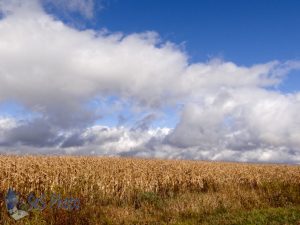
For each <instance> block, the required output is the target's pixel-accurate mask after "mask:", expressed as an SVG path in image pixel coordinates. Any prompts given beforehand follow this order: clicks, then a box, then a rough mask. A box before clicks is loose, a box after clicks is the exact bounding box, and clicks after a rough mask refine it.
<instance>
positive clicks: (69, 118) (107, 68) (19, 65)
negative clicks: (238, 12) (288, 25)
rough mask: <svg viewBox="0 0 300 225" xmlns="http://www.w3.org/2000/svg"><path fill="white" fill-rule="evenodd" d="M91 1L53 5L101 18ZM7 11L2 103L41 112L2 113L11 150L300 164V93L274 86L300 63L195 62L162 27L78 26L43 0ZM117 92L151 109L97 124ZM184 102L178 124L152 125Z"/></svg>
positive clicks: (5, 148) (2, 141)
mask: <svg viewBox="0 0 300 225" xmlns="http://www.w3.org/2000/svg"><path fill="white" fill-rule="evenodd" d="M83 2H85V1H67V2H65V1H52V2H51V3H52V4H58V5H59V4H64V7H66V8H67V9H68V10H71V11H76V10H77V11H79V12H80V13H83V15H84V16H86V17H91V16H93V14H92V13H93V1H88V4H87V5H85V4H83ZM83 6H84V7H87V8H84V7H83ZM0 9H1V12H2V14H3V18H2V19H1V20H0V104H1V102H7V101H13V102H17V103H18V104H20V105H22V106H23V107H25V108H26V109H27V110H28V111H30V112H31V113H32V118H31V119H29V120H28V119H27V120H23V121H19V120H16V119H15V118H14V117H9V118H8V117H6V118H4V117H3V118H2V119H0V145H1V146H2V147H0V151H1V152H15V153H52V154H54V153H60V154H63V153H72V154H96V155H98V154H100V155H103V154H104V155H130V156H145V157H162V158H189V159H212V160H232V161H266V162H294V163H299V162H300V141H299V140H300V118H299V117H297V112H299V110H300V93H280V92H278V91H274V90H273V89H274V87H276V85H278V84H280V82H282V80H283V78H284V76H287V74H288V73H289V72H290V71H291V70H292V69H299V68H300V63H299V62H297V61H288V62H278V61H276V60H275V61H272V62H268V63H262V64H258V65H253V66H250V67H245V66H238V65H236V64H234V63H233V62H224V61H222V60H218V59H214V60H210V61H208V62H199V63H193V64H190V63H189V62H188V55H187V53H186V52H184V51H183V50H181V49H180V48H179V47H178V46H177V45H175V44H173V43H170V42H162V41H161V40H160V38H159V35H158V34H157V33H155V32H145V33H133V34H130V35H124V34H122V33H109V32H108V31H103V30H101V31H94V30H83V31H82V30H81V31H80V30H76V29H75V28H72V27H68V26H67V25H65V24H64V23H63V22H61V21H59V20H57V19H55V17H54V16H52V15H50V14H47V13H46V12H45V11H44V9H43V7H42V4H41V2H39V1H18V0H15V1H6V0H0ZM110 96H116V98H117V99H118V101H119V102H120V107H123V106H124V104H127V103H129V102H130V107H131V110H132V111H136V110H137V109H138V110H142V111H143V112H147V115H146V116H145V117H144V118H142V120H139V121H136V124H132V125H131V126H127V127H126V126H125V127H124V126H117V127H105V126H100V125H96V124H95V122H96V121H97V120H98V119H99V118H102V117H103V116H105V115H104V114H105V113H104V112H103V111H102V110H104V109H103V108H101V107H100V108H97V107H95V106H94V107H89V105H88V103H89V102H90V101H91V100H93V99H103V98H108V97H110ZM121 103H122V104H121ZM178 105H181V106H182V107H181V109H180V111H179V114H180V121H179V123H178V124H176V125H174V126H175V128H159V127H157V128H155V127H153V126H151V124H152V123H153V122H154V121H156V120H158V119H159V117H158V116H157V114H163V113H165V112H164V108H165V107H171V108H174V109H175V108H176V107H177V106H178ZM123 119H124V118H123Z"/></svg>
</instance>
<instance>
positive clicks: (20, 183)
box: [0, 156, 300, 199]
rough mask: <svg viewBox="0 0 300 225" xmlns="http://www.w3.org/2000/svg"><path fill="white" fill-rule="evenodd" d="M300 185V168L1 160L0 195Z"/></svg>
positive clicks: (109, 193)
mask: <svg viewBox="0 0 300 225" xmlns="http://www.w3.org/2000/svg"><path fill="white" fill-rule="evenodd" d="M272 183H274V184H280V185H283V186H282V187H287V186H284V185H296V186H297V185H298V186H299V187H300V167H299V166H287V165H271V164H269V165H260V164H242V163H217V162H203V161H179V160H149V159H132V158H102V157H66V156H55V157H42V156H0V191H1V193H4V192H6V191H7V190H8V188H9V187H13V188H14V189H16V190H17V191H18V192H20V193H23V194H24V195H26V193H30V192H31V191H34V192H36V193H42V192H60V193H61V192H62V193H65V194H68V193H72V194H73V195H76V194H77V195H80V196H89V199H93V198H99V196H100V195H101V196H104V197H112V198H113V197H114V198H115V197H118V198H120V199H126V198H131V197H132V196H133V195H134V194H135V193H136V192H138V191H144V192H154V193H158V194H162V195H168V194H172V193H182V192H187V191H190V192H195V191H198V192H207V191H218V190H222V189H224V190H225V189H226V188H228V187H234V188H248V189H253V190H256V189H259V188H264V186H265V185H267V184H272Z"/></svg>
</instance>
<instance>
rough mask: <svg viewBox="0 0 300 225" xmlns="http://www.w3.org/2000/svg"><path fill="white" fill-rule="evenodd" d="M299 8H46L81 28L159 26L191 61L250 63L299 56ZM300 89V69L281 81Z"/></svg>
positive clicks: (116, 3) (283, 4)
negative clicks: (90, 11)
mask: <svg viewBox="0 0 300 225" xmlns="http://www.w3.org/2000/svg"><path fill="white" fill-rule="evenodd" d="M299 9H300V2H299V1H296V0H288V1H280V0H273V1H271V0H264V1H260V0H253V1H239V0H229V1H217V0H209V1H208V0H203V1H192V0H189V1H180V0H173V1H158V0H154V1H150V0H144V1H139V0H103V1H95V16H94V17H93V18H88V19H87V18H85V17H84V16H81V15H80V14H78V13H71V15H70V14H68V16H66V14H65V13H64V12H62V11H61V10H60V9H59V8H58V7H54V6H53V5H51V3H50V4H48V5H46V10H48V11H49V12H51V13H53V14H54V15H56V16H57V17H58V18H60V19H62V20H64V21H65V22H67V23H69V24H72V23H74V22H75V23H76V25H78V24H79V25H78V26H79V27H80V28H81V29H83V28H87V29H95V30H99V29H103V28H106V29H108V30H109V31H111V32H123V33H125V34H130V33H135V32H137V33H139V32H144V31H156V32H158V33H159V35H160V38H162V40H164V41H172V42H174V43H177V44H179V45H182V47H183V49H184V50H185V51H186V52H187V53H188V55H189V57H190V58H189V60H190V62H198V61H206V60H209V59H210V58H214V57H220V58H223V59H224V60H226V61H233V62H235V63H237V64H238V65H245V66H250V65H253V64H257V63H261V62H268V61H271V60H274V59H276V60H280V61H285V60H291V59H293V60H299V59H300V44H299V40H300V29H299V26H300V14H299ZM299 89H300V75H299V72H294V73H291V75H290V76H288V78H286V79H285V82H284V83H283V84H282V85H280V86H279V90H281V91H284V92H289V91H297V90H299Z"/></svg>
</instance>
